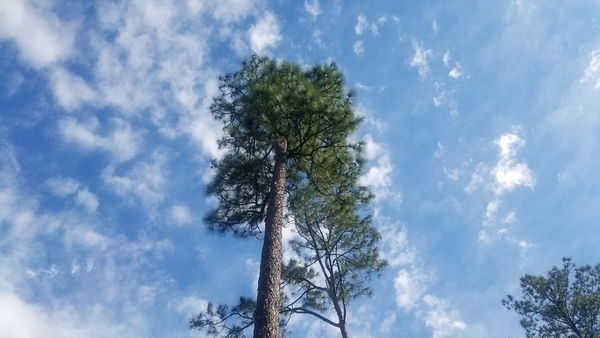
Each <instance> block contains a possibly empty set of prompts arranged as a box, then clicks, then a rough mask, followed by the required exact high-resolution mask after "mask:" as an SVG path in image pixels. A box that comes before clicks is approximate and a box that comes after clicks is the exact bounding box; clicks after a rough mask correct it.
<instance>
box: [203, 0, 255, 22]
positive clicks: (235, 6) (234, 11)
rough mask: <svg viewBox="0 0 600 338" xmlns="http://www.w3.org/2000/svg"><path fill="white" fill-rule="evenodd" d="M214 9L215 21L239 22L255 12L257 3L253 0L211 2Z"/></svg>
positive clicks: (218, 0)
mask: <svg viewBox="0 0 600 338" xmlns="http://www.w3.org/2000/svg"><path fill="white" fill-rule="evenodd" d="M209 3H210V5H211V6H212V7H213V12H212V13H213V16H214V18H215V19H217V20H220V21H223V22H225V23H231V22H238V21H240V20H242V19H244V18H246V17H247V16H248V15H250V14H251V13H252V12H253V10H254V6H255V3H256V1H253V0H215V1H211V2H209Z"/></svg>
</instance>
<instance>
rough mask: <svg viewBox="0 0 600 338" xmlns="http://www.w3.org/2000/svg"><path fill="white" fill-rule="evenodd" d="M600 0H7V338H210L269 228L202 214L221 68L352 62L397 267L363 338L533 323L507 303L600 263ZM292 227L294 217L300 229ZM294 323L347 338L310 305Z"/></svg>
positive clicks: (242, 287)
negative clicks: (220, 228) (215, 220)
mask: <svg viewBox="0 0 600 338" xmlns="http://www.w3.org/2000/svg"><path fill="white" fill-rule="evenodd" d="M599 18H600V2H599V1H592V0H581V1H572V0H570V1H567V0H556V1H542V0H498V1H483V0H465V1H439V0H431V1H391V0H390V1H370V2H369V1H356V0H348V1H341V0H305V1H266V0H264V1H253V0H168V1H167V0H165V1H158V0H131V1H125V0H123V1H118V0H114V1H101V0H97V1H57V0H2V1H0V56H1V57H0V314H1V315H0V336H1V337H8V338H26V337H27V338H29V337H50V336H51V337H59V338H62V337H203V336H202V334H201V333H198V332H194V331H190V330H189V329H188V320H189V319H190V318H191V317H192V316H193V315H194V314H196V313H197V312H198V311H199V310H200V309H202V308H203V307H204V306H206V303H207V302H208V301H215V302H221V303H223V302H225V303H233V302H234V301H235V300H236V299H237V297H238V296H239V295H245V296H253V295H254V294H255V291H256V278H257V267H258V264H259V251H260V245H261V243H260V241H258V240H245V241H244V240H239V239H234V238H231V237H228V236H225V237H219V236H216V235H213V234H210V233H209V232H208V231H207V230H206V227H205V226H204V225H203V223H202V216H203V215H204V213H205V212H206V211H207V210H208V207H209V206H210V205H211V203H214V201H211V200H210V199H207V197H206V196H205V195H204V184H205V183H206V181H207V178H208V175H210V172H209V171H208V167H209V164H210V159H211V158H213V157H215V156H219V152H220V151H219V149H218V148H217V145H216V140H217V139H218V138H219V136H220V133H221V131H220V127H219V125H218V124H216V123H215V122H214V121H213V119H212V116H211V115H210V113H209V111H208V105H209V104H210V102H211V100H212V97H213V96H215V95H216V94H217V93H218V89H217V86H218V76H219V75H220V74H223V73H226V72H232V71H235V70H237V69H238V68H239V66H240V62H241V60H242V59H244V58H246V57H248V56H249V55H251V53H253V52H255V53H259V54H264V55H268V56H271V57H275V58H278V59H285V60H289V61H292V62H295V63H298V64H301V65H304V66H308V65H311V64H313V63H324V62H330V61H334V62H336V63H337V65H338V66H339V67H340V69H341V70H342V71H343V73H344V74H345V76H346V85H347V86H348V87H350V88H354V89H355V90H356V92H357V99H356V105H355V109H356V112H357V113H358V114H361V115H362V116H364V118H365V123H364V124H363V126H362V127H361V129H360V131H359V133H358V135H357V137H359V138H361V139H362V140H364V141H365V143H366V155H367V156H368V159H369V165H368V171H367V172H366V173H365V175H364V176H363V177H362V179H361V182H362V183H364V184H367V185H369V186H370V187H371V188H372V189H373V190H374V191H375V193H376V194H377V199H376V200H375V202H374V204H373V206H372V209H371V212H372V213H373V215H374V223H373V224H374V225H375V226H376V227H377V228H378V229H379V230H380V232H381V234H382V236H383V237H382V241H381V251H382V254H383V255H384V257H385V258H386V259H387V260H388V261H389V263H390V266H389V268H388V269H387V270H386V271H385V273H384V274H383V276H382V277H381V278H380V279H378V280H376V281H374V282H373V283H372V286H373V289H374V292H375V294H374V296H373V298H365V299H360V300H358V301H356V302H354V303H351V305H350V313H349V316H348V321H349V329H350V333H351V335H352V336H353V337H361V338H365V337H416V338H425V337H433V338H445V337H448V338H450V337H467V338H471V337H473V338H475V337H490V338H506V337H524V332H523V331H522V330H521V328H520V327H519V323H518V320H519V318H518V317H517V316H516V315H515V314H514V313H511V312H509V311H508V310H506V309H505V308H503V307H502V305H501V299H502V298H503V297H504V296H505V295H506V294H508V293H510V294H518V293H519V280H518V279H519V277H520V276H521V275H523V274H525V273H536V274H542V273H545V272H546V271H547V270H548V269H550V268H551V267H552V266H553V265H560V264H561V257H563V256H570V257H573V260H574V261H575V262H576V263H578V264H580V265H581V264H595V263H598V262H600V250H598V247H599V243H600V231H598V228H599V224H598V220H599V219H600V208H598V206H599V205H600V176H599V175H598V172H600V156H598V154H599V153H600V34H599V33H600V27H599V24H600V22H599ZM290 236H292V231H291V229H289V228H288V229H287V230H286V238H289V237H290ZM290 328H291V330H292V331H293V332H294V337H336V336H337V335H338V334H339V333H338V332H337V331H336V330H335V329H333V328H328V327H327V326H326V325H325V324H324V323H322V322H319V321H317V320H313V319H312V318H310V317H301V318H296V319H295V320H293V321H292V322H291V327H290Z"/></svg>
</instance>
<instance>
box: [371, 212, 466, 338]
mask: <svg viewBox="0 0 600 338" xmlns="http://www.w3.org/2000/svg"><path fill="white" fill-rule="evenodd" d="M381 220H382V221H383V224H382V225H380V228H379V230H380V232H381V234H382V238H383V246H382V254H383V256H384V258H385V259H386V260H388V262H389V264H390V268H391V269H393V270H396V271H397V272H396V277H395V278H394V289H395V291H396V304H397V306H398V307H399V308H400V309H402V310H403V311H406V312H413V313H414V314H415V315H416V316H417V317H418V318H420V319H422V320H423V322H424V324H425V326H427V327H430V328H431V329H432V330H433V337H439V338H442V337H451V336H455V335H457V334H460V332H462V331H464V330H465V329H466V328H467V324H466V323H465V322H464V321H463V320H462V319H461V316H460V314H459V312H458V311H457V310H455V309H453V308H452V307H451V305H450V303H449V302H448V301H447V300H445V299H442V298H439V297H436V296H434V295H432V294H431V291H430V288H431V285H432V284H433V283H434V282H435V274H434V272H433V271H432V270H431V269H428V268H427V267H426V266H425V265H424V264H423V263H422V260H421V258H420V257H419V256H418V255H417V251H416V249H415V248H414V247H413V246H412V245H411V244H410V243H409V240H408V230H407V228H406V227H405V226H399V225H398V224H393V223H386V222H389V220H385V219H381Z"/></svg>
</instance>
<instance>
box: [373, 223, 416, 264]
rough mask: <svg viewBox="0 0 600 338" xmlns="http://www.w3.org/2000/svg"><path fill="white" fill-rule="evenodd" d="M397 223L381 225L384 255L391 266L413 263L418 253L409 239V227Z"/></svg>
mask: <svg viewBox="0 0 600 338" xmlns="http://www.w3.org/2000/svg"><path fill="white" fill-rule="evenodd" d="M398 227H399V225H398V224H397V223H394V224H390V225H383V226H380V227H379V233H380V234H381V236H382V250H381V255H382V257H383V258H384V259H385V260H386V261H387V262H388V264H389V265H390V266H391V267H400V266H404V265H412V264H414V263H415V261H416V258H417V254H416V252H415V249H414V247H412V246H411V245H410V243H409V241H408V229H407V228H406V227H405V226H401V227H400V229H399V230H398Z"/></svg>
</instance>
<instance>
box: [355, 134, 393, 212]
mask: <svg viewBox="0 0 600 338" xmlns="http://www.w3.org/2000/svg"><path fill="white" fill-rule="evenodd" d="M365 156H366V158H367V159H368V160H370V161H372V162H375V163H376V164H375V165H373V166H371V167H370V168H369V169H368V170H367V172H366V173H365V174H364V175H363V176H361V177H360V179H359V184H362V185H366V186H368V187H370V188H371V189H372V190H373V192H374V193H375V198H376V199H377V200H385V199H388V198H392V200H393V201H395V202H400V201H401V200H402V195H401V194H400V193H398V192H393V191H392V190H391V186H392V179H391V177H390V175H391V173H392V171H393V169H394V165H393V163H392V160H391V159H390V155H389V151H388V150H387V149H386V148H385V145H383V144H379V143H377V142H375V141H374V140H373V138H372V137H371V135H366V136H365Z"/></svg>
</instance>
